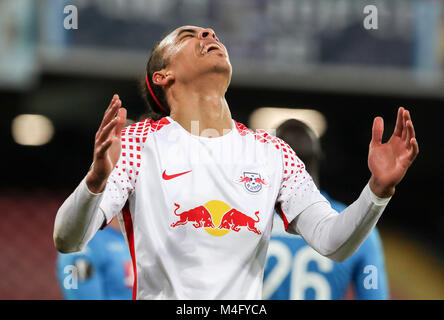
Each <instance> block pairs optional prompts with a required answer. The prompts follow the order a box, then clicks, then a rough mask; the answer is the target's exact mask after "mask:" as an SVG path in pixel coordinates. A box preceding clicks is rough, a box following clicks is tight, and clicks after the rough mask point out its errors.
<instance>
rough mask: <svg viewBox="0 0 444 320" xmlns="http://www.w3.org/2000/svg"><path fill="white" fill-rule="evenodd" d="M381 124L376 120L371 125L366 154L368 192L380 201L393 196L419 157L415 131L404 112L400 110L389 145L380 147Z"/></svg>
mask: <svg viewBox="0 0 444 320" xmlns="http://www.w3.org/2000/svg"><path fill="white" fill-rule="evenodd" d="M383 132H384V121H383V119H382V118H381V117H376V118H375V119H374V121H373V129H372V140H371V142H370V147H369V153H368V167H369V169H370V171H371V173H372V176H371V178H370V182H369V184H370V189H371V190H372V191H373V193H374V194H375V195H377V196H378V197H381V198H385V197H390V196H392V195H393V194H394V193H395V187H396V185H398V184H399V183H400V182H401V180H402V178H403V177H404V175H405V174H406V172H407V169H408V168H409V167H410V165H411V164H412V163H413V161H414V160H415V158H416V156H417V155H418V153H419V147H418V142H417V141H416V138H415V129H414V128H413V123H412V120H411V118H410V113H409V111H408V110H405V109H404V108H402V107H400V108H399V109H398V117H397V119H396V126H395V130H394V132H393V134H392V136H391V138H390V140H389V141H387V142H386V143H382V142H381V140H382V134H383Z"/></svg>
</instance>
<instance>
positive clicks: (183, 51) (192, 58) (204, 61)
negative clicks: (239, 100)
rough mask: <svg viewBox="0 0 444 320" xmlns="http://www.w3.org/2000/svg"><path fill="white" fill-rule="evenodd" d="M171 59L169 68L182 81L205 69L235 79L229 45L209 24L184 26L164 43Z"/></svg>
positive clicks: (199, 74)
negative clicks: (221, 40)
mask: <svg viewBox="0 0 444 320" xmlns="http://www.w3.org/2000/svg"><path fill="white" fill-rule="evenodd" d="M160 46H161V47H162V49H163V50H164V55H165V58H167V59H168V67H167V69H168V70H169V71H170V72H173V73H174V77H175V79H176V80H178V81H183V82H188V81H192V80H193V79H196V77H198V76H202V75H204V74H205V73H218V74H223V75H225V77H226V80H227V84H228V83H229V82H230V80H231V72H232V69H231V63H230V60H229V57H228V52H227V49H226V48H225V46H224V45H223V44H222V43H221V42H220V41H219V39H218V38H217V36H216V34H215V32H214V31H213V30H212V29H209V28H206V29H204V28H200V27H195V26H183V27H180V28H177V29H176V30H174V31H173V32H172V33H170V34H169V35H168V36H167V37H166V38H165V39H164V40H163V41H162V43H161V44H160Z"/></svg>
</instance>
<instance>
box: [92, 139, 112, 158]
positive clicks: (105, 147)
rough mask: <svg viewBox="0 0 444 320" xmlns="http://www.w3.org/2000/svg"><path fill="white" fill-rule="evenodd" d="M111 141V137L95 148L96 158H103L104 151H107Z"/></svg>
mask: <svg viewBox="0 0 444 320" xmlns="http://www.w3.org/2000/svg"><path fill="white" fill-rule="evenodd" d="M112 143H113V139H112V138H109V139H108V140H106V141H105V142H103V143H102V144H101V145H100V146H99V148H98V150H97V153H96V159H103V158H104V157H105V154H106V151H108V149H109V148H110V147H111V145H112Z"/></svg>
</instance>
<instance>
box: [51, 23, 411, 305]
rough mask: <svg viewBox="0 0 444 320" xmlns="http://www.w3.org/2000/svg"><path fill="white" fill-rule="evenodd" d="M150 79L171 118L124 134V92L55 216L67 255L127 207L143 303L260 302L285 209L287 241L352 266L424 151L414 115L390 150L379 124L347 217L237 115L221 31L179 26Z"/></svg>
mask: <svg viewBox="0 0 444 320" xmlns="http://www.w3.org/2000/svg"><path fill="white" fill-rule="evenodd" d="M146 74H147V75H146V85H147V91H148V92H149V94H150V96H149V98H148V99H149V101H150V102H151V103H152V104H151V106H152V108H155V111H159V112H162V115H163V117H162V118H161V119H159V120H157V121H154V120H153V119H146V120H144V121H141V122H138V123H135V124H133V125H131V126H129V127H126V128H123V126H124V123H125V118H126V109H125V108H122V102H121V100H120V98H119V97H118V96H117V95H114V97H113V99H112V100H111V103H110V105H109V107H108V108H107V110H106V111H105V114H104V117H103V120H102V123H101V125H100V127H99V129H98V131H97V134H96V136H95V145H94V159H93V165H92V166H91V168H90V170H89V171H88V173H87V174H86V177H85V178H84V179H83V180H82V181H81V182H80V184H79V185H78V187H77V188H76V189H75V190H74V192H73V193H72V194H71V195H70V196H69V197H68V198H67V199H66V200H65V202H64V203H63V205H62V206H61V207H60V209H59V211H58V212H57V216H56V219H55V223H54V234H53V235H54V243H55V246H56V248H57V249H58V250H59V251H61V252H74V251H79V250H82V248H83V247H84V246H85V245H86V244H87V243H88V241H89V240H90V239H91V238H92V236H93V235H94V234H95V233H96V231H97V230H98V229H100V227H101V226H103V225H104V224H106V223H108V222H109V221H110V220H111V219H112V218H113V217H114V216H115V215H117V214H120V213H119V212H121V210H123V213H122V218H123V221H124V224H125V230H126V232H125V233H126V236H127V239H128V243H129V248H130V253H131V257H132V261H133V267H134V269H135V270H134V274H135V281H134V291H133V298H136V299H261V298H262V281H263V272H264V266H265V258H266V251H267V247H268V241H269V239H270V233H271V226H272V220H273V212H274V208H275V207H276V208H277V211H278V212H279V214H280V216H281V218H282V221H283V223H284V226H285V229H286V230H287V231H288V232H292V233H296V234H300V235H302V236H303V237H304V239H305V240H306V241H307V242H308V243H309V244H310V246H311V247H313V248H314V249H315V250H316V251H318V252H319V253H320V254H322V255H324V256H327V257H329V258H331V259H333V260H337V261H343V260H345V259H347V258H348V257H350V256H351V255H352V254H353V253H354V252H355V251H356V250H357V249H358V247H359V246H360V245H361V243H362V242H363V241H364V240H365V238H366V236H367V235H368V234H369V233H370V231H371V230H372V229H373V227H374V226H375V224H376V222H377V221H378V219H379V217H380V216H381V214H382V212H383V210H384V208H385V206H386V205H387V203H388V201H389V200H390V198H391V197H392V196H393V194H394V193H395V187H396V185H397V184H398V183H399V182H400V181H401V180H402V178H403V177H404V175H405V174H406V172H407V169H408V167H409V166H410V165H411V164H412V162H413V160H414V158H415V157H416V155H417V154H418V144H417V141H416V139H415V132H414V129H413V124H412V121H411V119H410V114H409V112H408V111H407V110H405V109H404V108H399V110H398V116H397V124H396V128H395V131H394V133H393V135H392V137H391V138H390V140H389V141H388V142H387V143H381V138H382V134H383V120H382V118H380V117H377V118H376V119H375V120H374V124H373V135H372V141H371V143H370V148H369V156H368V165H369V169H370V172H371V177H370V179H369V182H368V183H367V184H366V185H365V186H363V189H362V191H361V193H360V195H359V197H358V198H357V200H356V201H355V202H354V203H353V204H351V205H350V206H348V207H347V209H345V210H344V211H343V212H342V213H341V214H338V213H337V212H336V211H335V210H333V209H332V208H331V206H330V203H329V202H328V201H327V200H326V199H325V197H323V196H322V195H321V193H320V192H319V190H318V189H317V187H316V185H315V184H314V182H313V180H312V179H311V177H310V175H309V174H308V173H307V171H306V170H305V167H304V164H303V163H302V161H301V160H299V159H298V157H297V156H296V155H295V153H294V151H293V150H292V149H291V148H290V147H289V146H288V145H287V144H286V143H285V142H283V141H282V140H281V139H279V138H276V137H273V136H270V135H268V134H267V133H265V132H264V131H259V132H256V133H254V132H252V131H250V130H248V129H247V128H246V127H245V126H243V125H242V124H240V123H237V122H236V121H234V120H233V119H232V118H231V113H230V109H229V107H228V103H227V101H226V100H225V92H226V90H227V89H228V86H229V84H230V80H231V75H232V68H231V64H230V60H229V56H228V53H227V50H226V48H225V46H224V45H223V44H222V43H221V42H220V41H219V39H218V38H217V36H216V34H215V33H214V31H213V30H211V29H208V28H201V27H195V26H183V27H179V28H177V29H175V30H174V31H172V32H171V33H169V34H168V35H167V36H166V37H165V38H163V39H162V40H161V41H160V42H159V43H158V44H157V45H156V46H155V47H154V48H153V51H152V53H151V56H150V58H149V61H148V65H147V68H146Z"/></svg>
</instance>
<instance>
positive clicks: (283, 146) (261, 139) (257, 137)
mask: <svg viewBox="0 0 444 320" xmlns="http://www.w3.org/2000/svg"><path fill="white" fill-rule="evenodd" d="M233 121H234V124H235V126H236V130H237V131H238V133H239V135H240V136H242V137H249V138H251V139H253V140H254V141H256V142H258V143H264V144H269V145H272V146H274V147H275V148H276V149H277V150H283V151H284V150H285V151H289V150H291V148H290V146H289V145H288V144H287V143H286V142H285V141H284V140H282V139H280V138H278V137H275V136H273V135H271V134H270V133H268V132H267V131H265V130H262V129H258V130H256V131H253V130H251V129H249V128H247V127H246V126H245V125H244V124H242V123H239V122H237V121H236V120H233ZM291 151H293V150H291Z"/></svg>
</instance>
